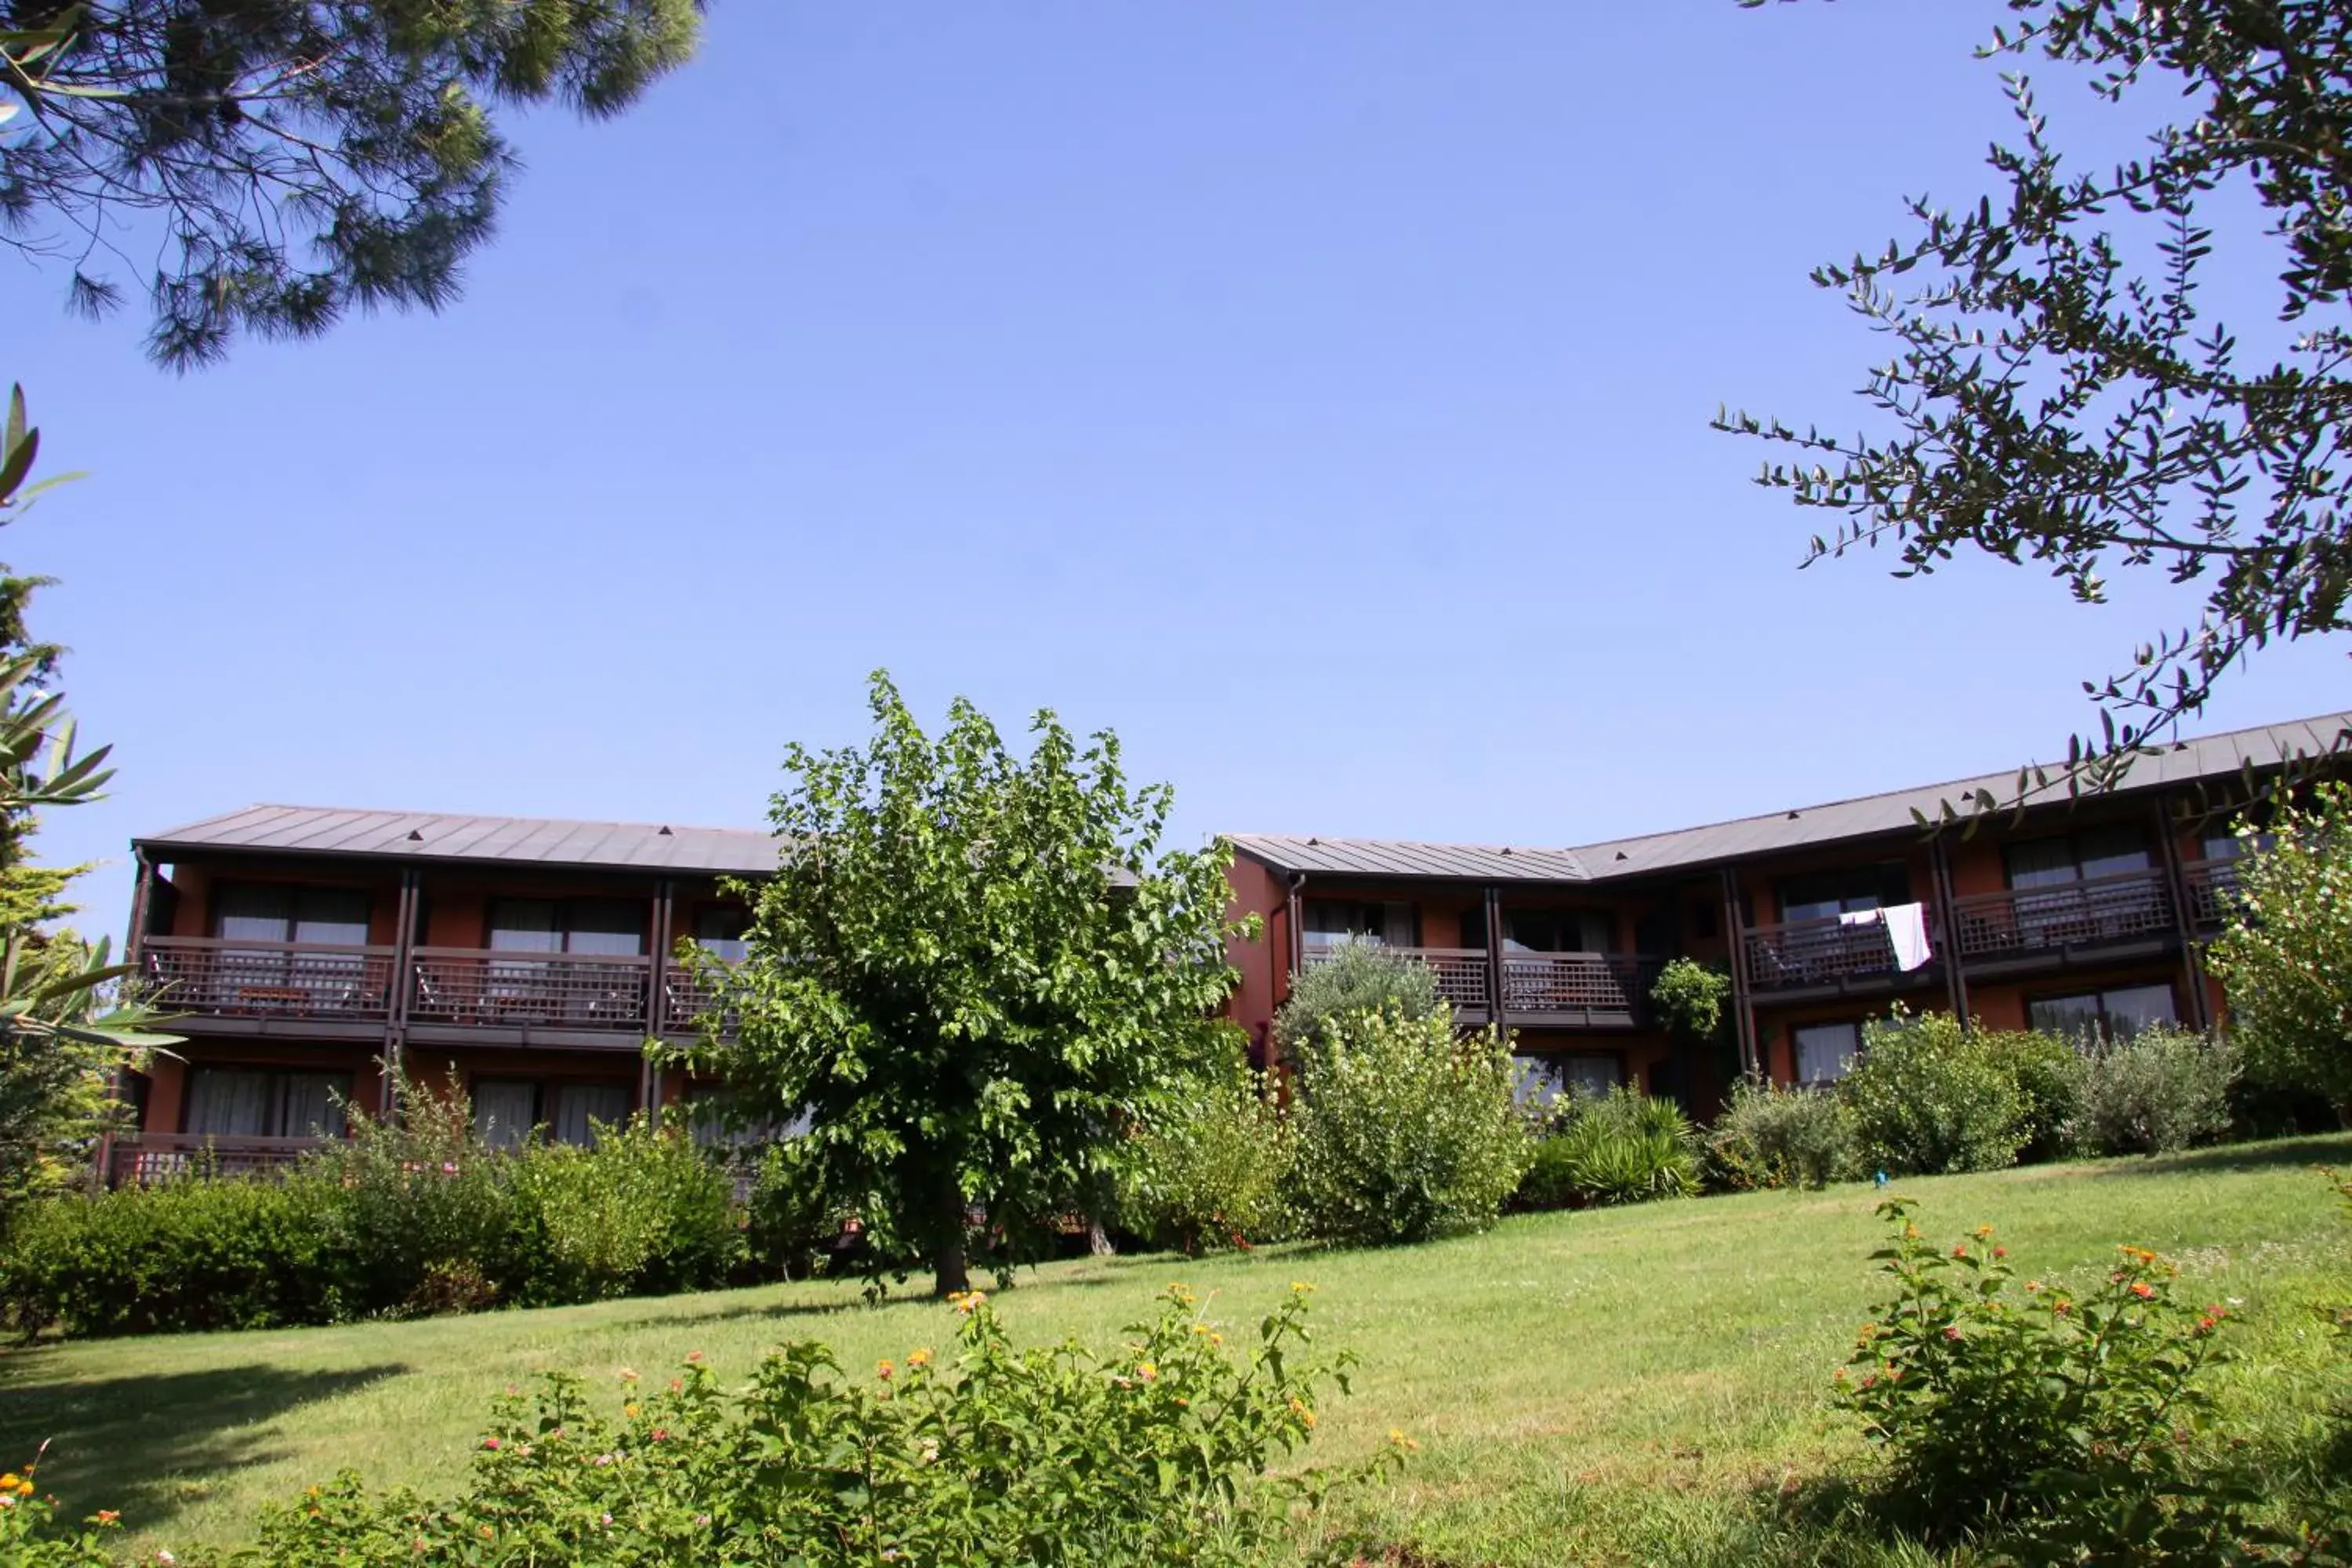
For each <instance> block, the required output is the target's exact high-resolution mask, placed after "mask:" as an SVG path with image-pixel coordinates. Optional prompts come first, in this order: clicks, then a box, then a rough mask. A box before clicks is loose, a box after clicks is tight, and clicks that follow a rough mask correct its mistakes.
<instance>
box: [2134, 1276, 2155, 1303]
mask: <svg viewBox="0 0 2352 1568" xmlns="http://www.w3.org/2000/svg"><path fill="white" fill-rule="evenodd" d="M2131 1292H2132V1294H2133V1295H2135V1296H2137V1297H2138V1298H2139V1299H2140V1300H2143V1301H2145V1300H2147V1299H2148V1298H2149V1297H2150V1296H2153V1295H2155V1294H2156V1287H2155V1286H2153V1285H2151V1284H2149V1283H2148V1282H2147V1280H2145V1279H2135V1280H2133V1281H2132V1288H2131Z"/></svg>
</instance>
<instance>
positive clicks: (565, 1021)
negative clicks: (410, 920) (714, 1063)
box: [408, 947, 653, 1037]
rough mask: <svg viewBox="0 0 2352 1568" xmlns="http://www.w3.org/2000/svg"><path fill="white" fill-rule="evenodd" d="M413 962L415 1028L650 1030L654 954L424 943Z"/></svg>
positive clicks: (568, 1031)
mask: <svg viewBox="0 0 2352 1568" xmlns="http://www.w3.org/2000/svg"><path fill="white" fill-rule="evenodd" d="M411 967H412V969H413V971H414V973H415V990H414V991H413V992H412V993H411V994H410V995H409V999H408V1020H409V1022H410V1023H411V1024H412V1025H422V1026H427V1027H428V1028H431V1027H440V1028H464V1029H491V1030H498V1031H501V1032H509V1031H520V1032H522V1033H524V1034H526V1035H528V1034H530V1033H532V1032H534V1031H549V1032H552V1033H555V1034H559V1035H572V1034H583V1035H590V1036H598V1035H603V1036H614V1035H624V1036H631V1037H642V1036H643V1035H644V1034H645V1032H646V1019H647V1012H646V1004H647V1001H648V999H649V991H650V985H651V982H652V978H653V960H651V959H649V958H645V957H613V958H593V957H585V956H583V955H581V954H578V953H569V952H562V953H556V952H548V953H541V952H484V951H480V950H478V949H473V948H457V947H420V948H418V949H416V950H415V954H414V958H413V963H412V965H411Z"/></svg>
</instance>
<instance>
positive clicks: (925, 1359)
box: [907, 1350, 931, 1366]
mask: <svg viewBox="0 0 2352 1568" xmlns="http://www.w3.org/2000/svg"><path fill="white" fill-rule="evenodd" d="M907 1364H908V1366H929V1365H930V1364H931V1352H929V1350H913V1351H908V1352H907Z"/></svg>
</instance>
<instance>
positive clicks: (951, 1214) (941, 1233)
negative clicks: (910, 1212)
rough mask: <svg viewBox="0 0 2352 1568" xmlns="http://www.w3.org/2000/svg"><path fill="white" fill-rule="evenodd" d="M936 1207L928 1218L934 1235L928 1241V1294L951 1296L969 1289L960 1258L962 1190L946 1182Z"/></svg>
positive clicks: (969, 1285)
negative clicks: (930, 1220)
mask: <svg viewBox="0 0 2352 1568" xmlns="http://www.w3.org/2000/svg"><path fill="white" fill-rule="evenodd" d="M937 1205H938V1206H937V1208H936V1209H935V1210H934V1212H933V1215H932V1225H933V1227H934V1229H935V1231H936V1236H935V1237H934V1239H933V1240H932V1242H931V1293H932V1294H933V1295H936V1296H952V1295H954V1294H956V1293H957V1292H958V1291H961V1290H969V1289H971V1273H970V1272H969V1271H968V1269H967V1268H966V1263H965V1258H964V1201H963V1189H962V1188H961V1187H960V1186H958V1185H956V1184H955V1183H954V1181H953V1180H950V1181H949V1182H948V1183H947V1184H946V1186H945V1188H944V1190H943V1191H942V1192H941V1193H940V1196H939V1198H938V1199H937Z"/></svg>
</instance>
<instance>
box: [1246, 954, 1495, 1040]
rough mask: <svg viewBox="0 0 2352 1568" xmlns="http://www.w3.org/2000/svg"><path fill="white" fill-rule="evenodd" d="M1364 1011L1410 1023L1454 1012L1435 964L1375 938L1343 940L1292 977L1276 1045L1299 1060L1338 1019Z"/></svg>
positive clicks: (1279, 1019) (1278, 1014)
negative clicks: (1440, 987) (1432, 966)
mask: <svg viewBox="0 0 2352 1568" xmlns="http://www.w3.org/2000/svg"><path fill="white" fill-rule="evenodd" d="M1359 1013H1393V1014H1395V1015H1396V1016H1399V1017H1402V1018H1403V1019H1404V1020H1405V1021H1406V1022H1408V1023H1418V1022H1420V1021H1421V1020H1422V1019H1423V1018H1428V1017H1434V1016H1440V1015H1443V1016H1444V1018H1445V1020H1446V1021H1447V1022H1448V1023H1449V1024H1450V1023H1451V1022H1452V1021H1453V1018H1454V1008H1453V1005H1451V1004H1450V1003H1448V1002H1447V1001H1446V1000H1445V998H1444V996H1442V995H1440V994H1438V990H1437V976H1436V974H1435V973H1433V972H1432V971H1431V970H1430V967H1429V965H1427V964H1425V963H1418V962H1416V961H1415V960H1413V959H1410V958H1407V957H1405V956H1404V955H1403V954H1402V953H1397V952H1390V951H1389V950H1388V949H1386V948H1384V947H1381V946H1380V945H1379V944H1377V943H1374V942H1341V943H1340V944H1339V946H1337V947H1334V948H1331V949H1329V950H1328V952H1325V953H1324V955H1323V956H1322V957H1321V958H1319V959H1318V960H1316V961H1315V962H1314V963H1310V964H1308V965H1307V967H1306V968H1304V969H1302V970H1300V971H1299V972H1298V973H1295V974H1293V975H1292V976H1291V977H1290V994H1289V995H1288V996H1287V997H1286V999H1285V1000H1284V1002H1283V1004H1282V1006H1281V1008H1280V1010H1278V1011H1277V1012H1276V1014H1275V1016H1274V1042H1275V1047H1276V1050H1277V1051H1278V1052H1280V1054H1281V1057H1282V1059H1283V1060H1284V1061H1286V1062H1287V1063H1290V1064H1292V1065H1296V1064H1297V1062H1298V1060H1299V1058H1300V1057H1301V1055H1302V1054H1303V1053H1305V1052H1306V1051H1307V1049H1309V1048H1310V1047H1313V1046H1315V1045H1316V1044H1317V1043H1318V1042H1322V1041H1327V1040H1328V1039H1329V1038H1330V1037H1331V1029H1332V1025H1333V1023H1334V1022H1335V1021H1336V1020H1338V1019H1341V1018H1346V1017H1349V1016H1353V1015H1355V1014H1359Z"/></svg>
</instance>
